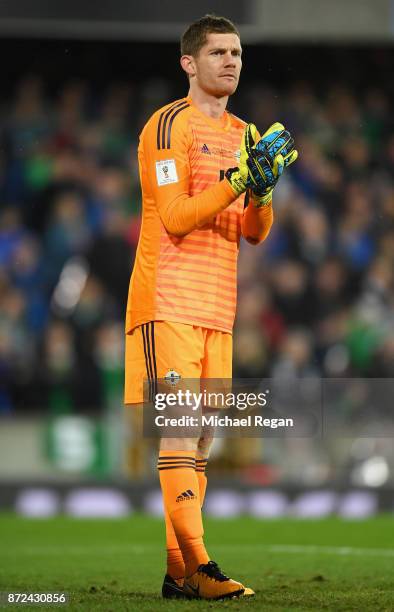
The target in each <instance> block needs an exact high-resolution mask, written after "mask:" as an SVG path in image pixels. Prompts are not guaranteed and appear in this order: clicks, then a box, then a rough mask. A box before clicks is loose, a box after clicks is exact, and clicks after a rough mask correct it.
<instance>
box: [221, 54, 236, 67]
mask: <svg viewBox="0 0 394 612" xmlns="http://www.w3.org/2000/svg"><path fill="white" fill-rule="evenodd" d="M224 63H225V65H226V66H235V65H236V63H235V57H234V55H233V54H232V53H231V51H229V52H228V53H226V55H225V56H224Z"/></svg>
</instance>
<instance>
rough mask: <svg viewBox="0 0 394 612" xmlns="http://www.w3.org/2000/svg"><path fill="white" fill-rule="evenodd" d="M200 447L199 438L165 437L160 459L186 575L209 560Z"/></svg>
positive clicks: (162, 481) (166, 502)
mask: <svg viewBox="0 0 394 612" xmlns="http://www.w3.org/2000/svg"><path fill="white" fill-rule="evenodd" d="M196 448H197V440H196V439H184V440H179V439H173V438H167V439H163V440H162V442H161V446H160V451H159V460H158V470H159V476H160V485H161V489H162V493H163V501H164V507H165V510H166V512H167V515H168V517H169V519H170V521H171V524H172V527H173V530H174V533H175V536H176V540H177V542H178V545H179V548H180V550H181V552H182V557H183V561H184V564H185V575H186V576H191V575H192V574H194V573H195V571H196V570H197V568H198V567H199V565H201V564H205V563H208V561H209V556H208V553H207V551H206V550H205V546H204V543H203V535H204V530H203V525H202V518H201V506H200V494H199V484H198V477H197V474H196V471H195V456H196ZM173 577H174V578H177V576H173Z"/></svg>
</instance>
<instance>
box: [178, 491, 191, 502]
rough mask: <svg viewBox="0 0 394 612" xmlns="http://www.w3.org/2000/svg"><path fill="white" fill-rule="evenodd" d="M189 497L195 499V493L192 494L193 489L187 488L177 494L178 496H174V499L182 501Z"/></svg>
mask: <svg viewBox="0 0 394 612" xmlns="http://www.w3.org/2000/svg"><path fill="white" fill-rule="evenodd" d="M191 499H196V495H194V493H193V491H191V490H190V489H188V490H187V491H184V492H183V493H181V494H180V495H178V497H177V498H176V501H177V502H182V501H187V500H191Z"/></svg>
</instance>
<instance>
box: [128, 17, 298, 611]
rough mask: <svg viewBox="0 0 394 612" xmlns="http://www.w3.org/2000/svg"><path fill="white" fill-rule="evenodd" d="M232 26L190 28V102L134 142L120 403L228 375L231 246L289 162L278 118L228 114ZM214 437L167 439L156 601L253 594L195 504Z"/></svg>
mask: <svg viewBox="0 0 394 612" xmlns="http://www.w3.org/2000/svg"><path fill="white" fill-rule="evenodd" d="M241 54H242V49H241V44H240V37H239V33H238V30H237V29H236V27H235V26H234V24H232V23H231V22H230V21H229V20H227V19H225V18H223V17H215V16H212V15H207V16H205V17H203V18H202V19H200V20H198V21H196V22H195V23H193V24H191V25H190V26H189V27H188V29H187V30H186V32H185V33H184V35H183V37H182V41H181V66H182V68H183V70H184V71H185V73H186V75H187V77H188V79H189V93H188V95H187V97H185V98H182V99H180V100H177V101H175V102H173V103H171V104H168V105H166V106H164V107H163V108H161V109H159V110H158V111H157V112H155V113H154V114H153V115H152V117H151V118H150V119H149V121H148V122H147V124H146V125H145V127H144V129H143V131H142V133H141V136H140V144H139V149H138V159H139V170H140V180H141V187H142V199H143V210H142V228H141V235H140V239H139V244H138V249H137V254H136V259H135V264H134V270H133V274H132V278H131V282H130V290H129V298H128V304H127V314H126V358H125V366H126V367H125V370H126V371H125V403H126V404H127V405H133V404H139V403H141V402H142V401H143V397H142V395H143V391H142V390H143V380H144V379H148V381H149V391H150V399H153V398H154V395H155V390H156V381H157V379H163V378H167V379H169V380H180V379H188V378H189V379H200V378H217V379H228V378H231V374H232V365H231V362H232V328H233V322H234V315H235V306H236V281H237V278H236V276H237V270H236V267H237V256H238V249H239V241H240V238H241V236H243V237H244V238H245V239H246V240H247V241H248V242H250V243H252V244H258V243H260V242H261V241H262V240H264V239H265V238H266V236H267V235H268V233H269V231H270V228H271V225H272V222H273V213H272V192H273V190H274V188H275V185H276V183H277V182H278V180H279V179H280V176H281V174H282V172H283V170H284V168H285V167H286V166H288V165H290V164H291V163H292V162H293V161H295V159H296V158H297V151H296V150H295V149H294V142H293V139H292V138H291V136H290V134H289V132H287V131H286V130H285V129H284V127H283V126H282V125H281V124H280V123H276V124H274V125H273V126H271V127H270V128H269V129H268V130H267V131H266V132H265V134H264V135H263V137H262V138H260V135H259V134H258V132H257V129H256V128H255V126H254V125H252V124H246V123H245V122H244V121H242V120H241V119H239V118H237V117H235V116H234V115H232V114H231V113H229V112H227V111H226V106H227V102H228V98H229V96H230V95H231V94H233V93H234V92H235V90H236V88H237V85H238V80H239V76H240V71H241V66H242V61H241ZM211 441H212V440H211V439H207V438H206V437H203V436H202V437H200V438H190V437H188V438H163V439H162V440H161V443H160V450H159V458H158V470H159V475H160V484H161V488H162V493H163V501H164V510H165V523H166V538H167V572H166V576H165V578H164V583H163V588H162V594H163V596H164V597H200V598H203V599H221V598H225V597H237V596H243V597H244V596H247V595H252V594H253V591H252V590H251V589H250V588H247V587H245V586H244V585H243V584H241V583H240V582H238V581H236V580H232V579H230V578H228V577H227V576H226V575H225V574H224V573H223V572H222V571H221V570H220V568H219V567H218V565H217V564H216V563H215V562H214V561H212V559H211V558H210V556H209V553H208V552H207V550H206V548H205V545H204V541H203V525H202V517H201V507H202V505H203V502H204V496H205V489H206V484H207V479H206V475H205V467H206V464H207V460H208V454H209V447H210V444H211Z"/></svg>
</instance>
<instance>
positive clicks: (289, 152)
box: [255, 123, 298, 168]
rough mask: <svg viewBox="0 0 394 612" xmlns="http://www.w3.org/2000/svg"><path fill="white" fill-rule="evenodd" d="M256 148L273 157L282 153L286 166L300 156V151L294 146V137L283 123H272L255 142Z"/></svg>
mask: <svg viewBox="0 0 394 612" xmlns="http://www.w3.org/2000/svg"><path fill="white" fill-rule="evenodd" d="M255 149H256V151H258V152H260V153H265V154H266V155H269V157H270V158H271V159H273V158H275V157H276V156H277V155H278V154H280V155H282V157H283V161H284V164H285V168H287V166H290V164H292V163H293V162H295V160H296V159H297V157H298V151H297V150H296V149H295V148H294V139H293V138H292V136H291V134H290V132H288V131H287V130H285V128H284V126H283V125H282V124H281V123H274V124H273V125H271V127H270V128H268V130H267V131H266V132H265V133H264V134H263V135H262V137H261V138H260V140H259V141H258V142H257V143H256V144H255Z"/></svg>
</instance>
